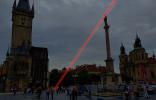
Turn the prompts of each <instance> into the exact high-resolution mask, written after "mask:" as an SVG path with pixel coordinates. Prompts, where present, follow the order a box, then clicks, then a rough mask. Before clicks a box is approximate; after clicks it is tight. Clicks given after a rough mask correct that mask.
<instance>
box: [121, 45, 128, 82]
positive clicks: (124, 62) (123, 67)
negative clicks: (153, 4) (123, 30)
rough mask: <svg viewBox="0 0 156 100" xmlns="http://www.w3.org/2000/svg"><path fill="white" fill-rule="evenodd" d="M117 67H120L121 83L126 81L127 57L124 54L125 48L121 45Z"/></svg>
mask: <svg viewBox="0 0 156 100" xmlns="http://www.w3.org/2000/svg"><path fill="white" fill-rule="evenodd" d="M119 60H120V63H119V67H120V74H121V79H122V81H127V80H126V79H127V77H128V76H127V73H128V71H127V68H128V56H127V54H126V52H125V47H124V46H123V44H121V47H120V55H119Z"/></svg>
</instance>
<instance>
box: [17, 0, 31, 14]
mask: <svg viewBox="0 0 156 100" xmlns="http://www.w3.org/2000/svg"><path fill="white" fill-rule="evenodd" d="M17 9H18V10H21V11H26V12H29V11H30V4H29V0H19V2H18V5H17Z"/></svg>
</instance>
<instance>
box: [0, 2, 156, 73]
mask: <svg viewBox="0 0 156 100" xmlns="http://www.w3.org/2000/svg"><path fill="white" fill-rule="evenodd" d="M13 1H14V0H1V1H0V15H1V16H0V22H1V23H0V26H1V27H0V61H1V62H2V61H3V60H4V58H5V52H6V50H7V48H8V46H9V45H10V38H11V10H12V4H13ZM110 2H111V0H35V18H34V22H33V45H35V46H41V47H47V48H48V50H49V57H50V67H51V68H54V67H59V68H62V67H65V66H67V65H68V64H69V62H70V61H71V60H72V58H73V57H74V55H75V54H76V52H77V51H78V49H79V48H80V46H81V45H82V44H83V42H84V41H85V39H86V38H87V36H88V35H89V33H90V31H91V29H92V28H93V26H94V25H95V24H96V22H97V21H98V19H99V18H100V17H101V15H102V13H103V11H104V10H105V8H106V7H107V6H108V4H109V3H110ZM155 4H156V0H118V4H117V6H116V7H115V8H114V9H113V10H112V12H111V13H110V15H109V16H108V22H109V24H110V40H111V48H112V56H113V58H114V60H115V62H114V65H115V71H116V72H119V69H118V67H119V66H118V64H119V59H118V55H119V53H120V51H119V48H120V44H121V42H123V43H124V45H125V47H126V51H127V53H128V52H129V51H131V50H132V49H133V43H134V39H135V36H136V34H137V33H138V34H139V36H140V37H141V39H142V43H143V46H144V47H145V49H147V51H149V52H150V53H151V51H152V52H156V51H155V50H156V45H153V44H154V43H153V41H154V40H155V37H156V34H155V32H156V20H155V17H156V13H155V10H154V9H156V6H155ZM31 5H32V1H31ZM136 31H138V32H137V33H136ZM105 58H106V51H105V34H104V31H103V26H101V27H100V29H99V31H98V32H97V33H96V34H95V36H94V37H93V39H92V40H91V41H90V43H89V45H88V46H87V47H86V50H85V51H84V53H83V54H82V56H81V57H80V59H79V60H78V62H77V63H76V64H84V63H91V64H93V63H97V64H100V65H105V62H104V60H105Z"/></svg>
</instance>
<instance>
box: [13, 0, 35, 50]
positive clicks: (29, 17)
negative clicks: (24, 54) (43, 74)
mask: <svg viewBox="0 0 156 100" xmlns="http://www.w3.org/2000/svg"><path fill="white" fill-rule="evenodd" d="M33 18H34V6H32V8H30V4H29V0H19V2H18V4H16V0H15V1H14V4H13V8H12V38H11V48H12V49H15V48H18V47H20V46H21V45H26V46H29V47H31V44H32V21H33Z"/></svg>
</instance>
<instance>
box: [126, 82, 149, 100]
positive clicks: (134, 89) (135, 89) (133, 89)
mask: <svg viewBox="0 0 156 100" xmlns="http://www.w3.org/2000/svg"><path fill="white" fill-rule="evenodd" d="M148 87H149V86H148V84H144V85H128V84H127V85H125V89H124V93H125V100H130V99H131V96H132V95H133V96H134V97H135V98H139V97H140V92H141V88H142V89H143V91H142V92H143V93H144V97H145V98H146V99H149V98H150V97H149V94H148Z"/></svg>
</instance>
